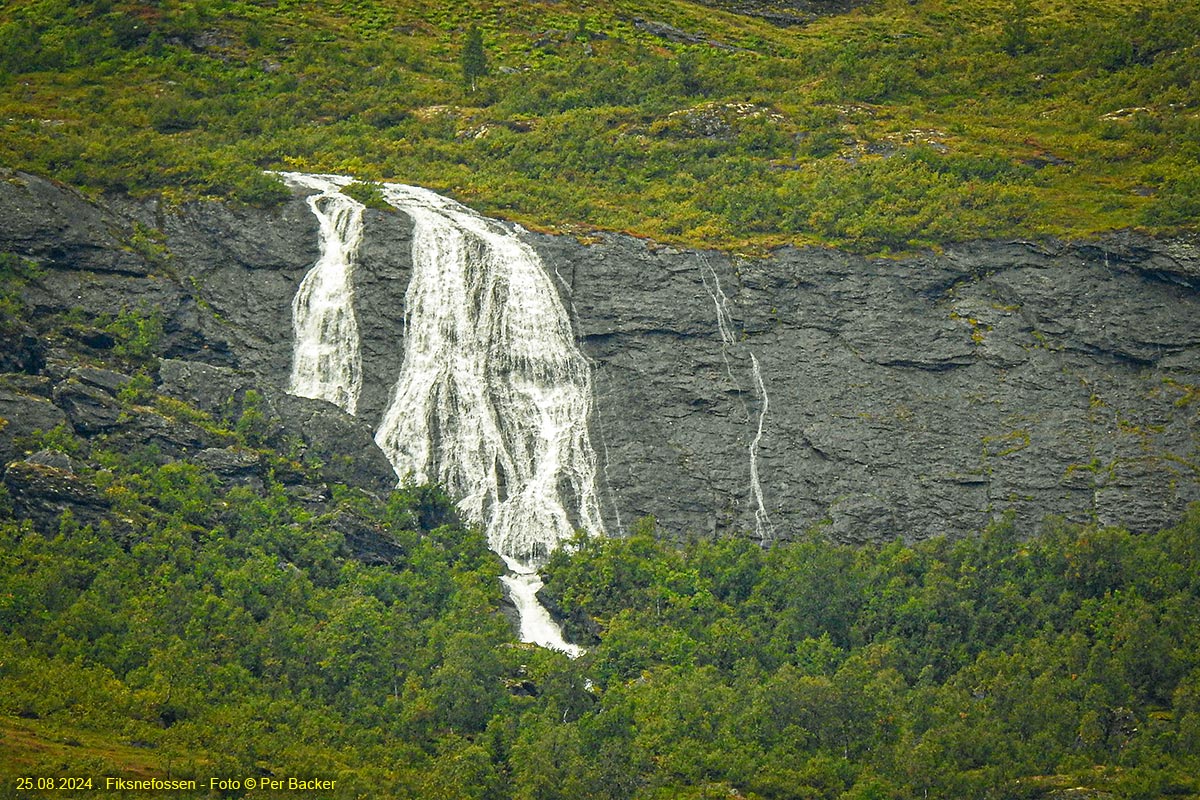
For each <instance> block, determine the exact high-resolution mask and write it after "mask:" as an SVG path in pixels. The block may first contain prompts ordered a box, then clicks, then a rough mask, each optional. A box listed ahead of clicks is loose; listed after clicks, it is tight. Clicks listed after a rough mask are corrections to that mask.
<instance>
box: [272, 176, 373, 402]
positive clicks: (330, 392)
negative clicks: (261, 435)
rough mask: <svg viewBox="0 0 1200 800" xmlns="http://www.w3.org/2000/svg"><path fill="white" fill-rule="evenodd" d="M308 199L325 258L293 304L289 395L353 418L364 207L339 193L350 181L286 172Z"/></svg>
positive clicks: (357, 383) (306, 279) (358, 365)
mask: <svg viewBox="0 0 1200 800" xmlns="http://www.w3.org/2000/svg"><path fill="white" fill-rule="evenodd" d="M283 177H284V179H285V180H286V181H287V182H288V183H289V184H291V185H293V186H298V187H301V188H304V189H315V190H317V191H318V192H320V194H313V195H310V196H309V197H308V207H309V208H311V209H312V212H313V214H314V215H316V217H317V220H318V222H319V223H320V226H321V229H320V248H321V255H320V258H318V259H317V263H315V264H314V265H313V266H312V268H311V269H310V270H309V271H308V274H307V275H305V276H304V280H303V281H302V282H301V284H300V288H299V289H298V290H297V292H296V296H295V298H293V299H292V331H293V338H292V341H293V348H292V376H291V381H290V383H289V385H288V391H289V392H291V393H292V394H296V395H300V396H301V397H312V398H315V399H318V400H328V401H329V402H331V403H334V404H336V405H338V406H341V408H342V409H343V410H344V411H346V412H347V413H349V414H353V413H355V411H356V409H357V407H358V396H359V393H360V392H361V390H362V357H361V355H360V353H359V338H358V322H357V320H356V319H355V317H354V304H353V302H352V298H353V284H352V283H351V274H352V272H353V269H354V261H355V258H356V257H357V255H358V247H359V244H360V243H361V242H362V214H363V205H362V203H359V202H358V201H357V200H354V199H352V198H350V197H347V196H346V195H344V194H342V193H341V192H340V191H339V190H340V189H341V187H342V186H344V185H345V184H346V183H348V181H346V180H342V181H340V182H339V181H337V180H336V179H333V178H331V177H328V176H319V175H304V174H301V173H285V174H284V175H283Z"/></svg>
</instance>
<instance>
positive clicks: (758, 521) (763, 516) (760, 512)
mask: <svg viewBox="0 0 1200 800" xmlns="http://www.w3.org/2000/svg"><path fill="white" fill-rule="evenodd" d="M750 365H751V368H752V369H753V371H754V382H755V383H756V384H757V385H758V399H759V402H761V403H762V410H761V411H759V412H758V430H757V431H755V433H754V438H753V439H752V440H751V441H750V495H751V496H752V497H753V498H754V504H755V508H754V532H755V533H756V534H758V538H759V540H760V541H761V542H763V543H764V544H765V543H766V542H768V541H769V536H770V534H771V518H770V517H768V516H767V506H766V504H765V503H764V502H763V491H762V484H761V483H760V482H759V480H758V446H759V444H761V443H762V436H763V423H764V422H766V420H767V410H768V409H770V407H771V399H770V398H769V397H767V387H766V385H765V384H764V383H763V377H762V370H760V369H759V368H758V358H757V357H755V355H754V353H751V354H750Z"/></svg>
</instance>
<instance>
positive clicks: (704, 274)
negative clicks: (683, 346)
mask: <svg viewBox="0 0 1200 800" xmlns="http://www.w3.org/2000/svg"><path fill="white" fill-rule="evenodd" d="M700 280H701V282H702V283H703V284H704V289H705V291H707V292H708V295H709V297H711V298H712V301H713V306H714V307H715V308H716V314H717V332H718V333H719V334H720V336H721V359H722V360H723V361H724V362H725V372H726V374H727V375H728V376H729V379H730V380H731V381H733V384H734V385H735V386H738V387H739V389H740V388H741V384H740V383H739V381H738V379H737V378H736V377H735V376H734V374H733V367H732V366H731V365H730V363H729V350H730V349H731V348H733V347H734V346H735V345H736V343H737V339H736V337H735V336H734V334H733V317H732V316H731V315H730V313H729V298H728V297H726V295H725V292H724V290H722V289H721V280H720V278H718V277H717V271H716V270H715V269H714V268H713V266H712V264H710V263H709V261H708V259H707V258H702V260H701V263H700ZM746 350H747V352H748V353H749V355H750V370H751V374H752V375H753V377H754V384H755V392H756V393H757V395H758V400H759V413H758V425H757V428H756V430H755V431H754V436H753V437H752V438H751V440H750V448H749V449H750V501H751V502H752V503H753V504H754V533H755V535H757V536H758V538H759V540H760V541H761V542H763V543H764V544H766V543H767V542H769V541H770V537H771V535H772V526H771V518H770V516H769V515H768V514H767V507H766V503H765V502H764V500H763V490H762V483H761V482H760V481H759V478H758V448H759V445H760V444H761V443H762V437H763V425H764V423H765V422H766V419H767V411H768V410H769V409H770V405H771V401H770V398H769V397H768V396H767V387H766V384H764V383H763V377H762V370H761V369H759V366H758V358H757V357H756V356H755V355H754V353H753V352H750V350H749V348H746ZM742 411H743V412H744V413H745V415H746V423H747V424H749V423H750V409H749V408H748V407H747V406H746V403H745V401H743V402H742Z"/></svg>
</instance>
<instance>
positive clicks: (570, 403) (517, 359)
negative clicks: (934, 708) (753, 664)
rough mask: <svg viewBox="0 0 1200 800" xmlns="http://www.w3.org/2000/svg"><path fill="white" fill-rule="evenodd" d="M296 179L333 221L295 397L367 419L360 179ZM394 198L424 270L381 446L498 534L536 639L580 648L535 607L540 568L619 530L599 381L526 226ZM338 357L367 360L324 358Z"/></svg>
mask: <svg viewBox="0 0 1200 800" xmlns="http://www.w3.org/2000/svg"><path fill="white" fill-rule="evenodd" d="M283 177H284V179H285V180H286V181H287V182H288V183H290V184H291V185H293V186H296V187H300V188H303V189H306V190H310V191H314V192H318V193H319V194H315V195H313V196H310V198H309V206H310V208H312V210H313V213H314V214H316V216H317V218H318V220H320V222H321V239H320V244H321V257H320V259H319V260H318V261H317V263H316V264H315V265H314V266H313V267H312V268H311V270H310V271H309V274H308V276H306V277H305V279H304V282H303V283H302V284H301V289H300V291H299V292H298V293H297V298H296V301H295V303H294V304H293V308H294V316H295V320H296V321H295V323H294V328H295V332H296V340H295V346H294V352H295V358H294V362H293V378H292V391H293V392H294V393H296V394H301V395H304V396H307V397H317V398H320V399H324V400H329V401H330V402H334V403H337V404H338V405H341V406H342V407H343V408H345V409H346V410H347V411H349V412H351V413H353V412H354V407H353V402H354V401H355V400H356V399H357V392H358V385H357V383H355V380H357V381H358V383H361V377H360V376H361V366H360V365H359V364H358V360H359V356H358V352H359V343H358V330H357V327H355V326H354V325H351V324H346V323H345V320H350V322H351V323H353V322H354V313H353V305H352V300H353V293H352V291H351V290H350V286H351V281H350V274H351V269H352V265H353V263H354V259H355V253H356V250H357V246H358V241H359V240H360V239H361V235H362V227H361V216H362V210H363V208H362V205H361V204H360V203H358V202H357V201H355V200H352V199H350V198H348V197H346V195H343V194H341V192H340V189H342V188H343V187H345V186H346V185H348V184H349V183H351V182H352V180H351V179H350V178H347V177H344V176H335V175H304V174H300V173H284V174H283ZM382 190H383V196H384V198H385V199H386V200H387V202H388V203H389V204H391V205H392V206H394V207H395V208H397V209H399V210H400V211H403V212H404V213H405V214H407V215H408V216H409V217H410V218H411V219H412V221H413V225H414V228H413V244H412V265H413V272H412V278H411V280H410V282H409V286H408V290H407V292H406V294H405V299H404V302H405V309H406V311H405V325H404V331H402V332H399V331H398V332H397V338H398V339H399V337H400V336H403V344H404V363H403V366H402V367H401V369H400V374H399V376H398V378H397V381H396V384H395V388H394V389H393V392H392V395H391V401H390V403H389V405H388V407H387V410H386V411H385V412H384V414H383V418H382V420H381V421H380V423H379V426H378V428H377V430H376V434H375V440H376V442H377V443H378V444H379V446H380V448H381V449H382V450H383V452H384V453H385V454H386V455H387V457H388V458H389V459H390V460H391V462H392V465H393V466H394V468H395V470H396V474H397V476H399V479H400V480H401V481H406V480H413V481H416V482H425V481H438V482H440V483H441V484H442V485H444V486H445V487H446V488H447V490H448V491H449V492H450V493H451V495H452V496H454V497H455V498H457V499H458V505H459V508H460V509H461V511H462V512H463V515H464V516H465V517H466V518H467V519H468V520H470V521H471V522H473V523H476V524H479V525H481V526H482V527H483V528H484V529H485V531H486V532H487V538H488V544H489V546H490V547H491V548H492V549H493V550H494V551H496V552H497V553H499V554H500V556H501V557H503V559H504V561H505V563H506V564H507V565H508V566H509V569H510V570H511V571H512V573H511V574H509V575H506V576H505V578H504V582H505V584H506V585H507V586H508V588H509V593H510V597H511V598H512V600H513V602H514V604H515V605H516V606H517V609H518V611H519V612H520V614H521V638H522V639H523V640H524V641H532V642H536V643H538V644H540V645H543V646H545V647H550V648H554V649H558V650H562V651H564V652H566V653H568V654H569V655H578V653H579V652H580V651H579V649H578V648H576V647H574V646H573V645H570V644H568V643H566V642H565V641H563V639H562V634H561V632H560V631H559V630H558V627H557V626H556V625H555V624H554V622H553V620H551V618H550V616H549V614H548V613H547V612H546V610H545V609H544V608H542V607H541V605H540V604H539V603H538V601H537V598H536V592H537V589H538V588H540V587H541V581H540V579H539V577H538V575H537V569H538V567H539V566H540V565H541V564H542V563H544V562H545V560H546V558H547V557H548V556H549V555H550V553H551V552H552V551H553V550H554V549H555V548H557V547H558V546H560V545H561V544H562V543H563V542H565V541H566V540H568V539H569V538H571V537H572V536H573V535H574V532H575V530H576V529H577V528H581V529H583V530H585V531H587V532H588V533H594V534H602V533H603V532H604V524H603V521H602V519H601V515H600V506H599V501H598V499H597V495H596V488H595V485H596V455H595V452H594V450H593V449H592V445H591V441H590V438H589V433H588V425H587V423H588V416H589V414H590V413H591V404H592V388H591V372H590V369H589V366H588V363H587V360H586V359H585V358H584V356H583V354H582V353H581V352H580V351H579V349H578V348H577V347H576V345H575V338H574V335H573V333H572V331H571V324H570V320H569V318H568V316H567V313H566V310H565V309H564V308H563V305H562V302H561V300H560V298H559V295H558V292H557V291H556V290H555V287H554V284H553V282H552V280H551V278H550V276H549V275H548V273H547V271H546V269H545V267H544V265H543V264H542V262H541V259H540V258H539V257H538V255H537V254H536V253H535V252H534V250H533V248H531V247H530V246H529V245H528V244H527V243H525V242H524V241H522V239H521V237H520V232H519V229H516V230H514V229H512V228H509V227H507V226H505V225H503V224H501V223H500V222H497V221H495V220H491V219H487V218H485V217H482V216H480V215H479V214H476V213H475V212H474V211H471V210H470V209H468V208H466V207H465V206H462V205H460V204H458V203H456V202H454V201H452V200H449V199H447V198H445V197H442V196H440V195H438V194H435V193H434V192H431V191H428V190H426V189H420V188H417V187H413V186H404V185H400V184H384V185H383V186H382ZM339 220H341V221H339ZM310 284H311V285H312V286H313V287H314V288H306V287H308V286H309V285H310ZM327 286H328V287H337V288H336V289H334V288H329V289H327V288H323V287H327ZM342 287H344V290H343V289H342ZM306 292H307V294H306ZM302 296H304V297H305V298H307V299H303V300H302V299H301V298H302ZM310 296H311V297H310ZM311 298H316V299H311ZM333 352H336V353H338V354H341V355H342V356H344V361H345V362H347V363H349V364H352V365H353V366H352V367H346V368H343V367H341V366H340V363H341V362H339V361H338V359H335V358H329V357H324V358H313V357H311V356H310V355H309V354H311V353H319V354H327V353H333ZM355 376H359V377H357V378H356V377H355ZM351 386H352V387H354V388H353V389H352V390H351V389H350V388H349V387H351ZM347 398H353V400H351V401H349V405H348V400H347Z"/></svg>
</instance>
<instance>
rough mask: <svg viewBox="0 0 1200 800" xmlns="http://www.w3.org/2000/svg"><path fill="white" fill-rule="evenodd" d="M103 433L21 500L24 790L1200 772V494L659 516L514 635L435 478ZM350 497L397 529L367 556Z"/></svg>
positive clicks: (1033, 788) (384, 529) (994, 787)
mask: <svg viewBox="0 0 1200 800" xmlns="http://www.w3.org/2000/svg"><path fill="white" fill-rule="evenodd" d="M74 449H75V451H76V452H79V451H80V450H81V449H86V443H84V442H78V443H77V444H76V447H75V448H74ZM90 458H91V460H92V462H94V463H96V464H98V465H99V466H98V467H97V468H96V469H93V470H88V471H86V472H85V473H84V475H83V479H84V480H87V481H90V482H92V483H94V484H95V485H97V486H100V487H102V488H103V491H104V493H105V495H106V496H107V497H108V498H110V500H111V501H112V502H113V503H114V504H115V506H116V508H117V509H118V512H117V513H114V514H113V515H112V517H111V518H107V519H104V520H102V521H101V522H100V523H99V524H98V525H81V524H80V522H79V521H78V520H76V519H75V518H74V516H73V515H72V514H71V513H70V512H67V513H64V515H63V517H62V520H61V523H60V525H59V527H58V530H57V531H53V532H49V533H38V532H35V531H34V530H33V529H32V528H31V526H30V524H29V523H28V522H27V521H26V522H21V521H18V520H15V519H11V518H10V519H7V520H5V521H2V522H0V538H2V539H3V544H2V547H0V630H2V631H3V637H2V639H0V729H2V730H3V732H4V738H3V739H0V753H3V757H2V758H0V763H2V764H4V765H5V766H4V767H3V768H2V769H0V779H2V780H3V786H4V789H3V790H0V791H3V792H5V794H3V796H13V795H11V793H10V792H11V787H12V785H13V783H12V778H13V777H15V776H17V775H66V774H70V775H77V774H93V775H125V776H142V777H144V776H166V775H170V776H173V777H176V778H180V777H182V778H188V777H197V778H200V779H201V780H202V781H203V780H206V779H207V778H208V777H210V776H214V775H217V776H220V775H260V776H269V775H276V776H280V775H282V776H287V775H308V776H312V775H319V776H321V777H325V778H328V779H336V780H337V781H338V784H337V789H336V791H335V792H333V793H331V795H330V796H334V797H357V796H381V795H387V796H392V797H402V798H403V797H412V798H432V797H438V798H444V797H452V798H458V797H462V798H494V799H495V800H502V799H503V798H544V799H549V798H572V799H574V798H666V797H670V798H689V797H694V798H701V797H718V796H720V797H731V796H736V797H743V798H791V797H809V798H830V799H831V800H833V799H834V798H861V797H883V798H892V797H894V798H901V797H914V796H928V797H932V798H958V797H964V796H987V797H995V798H1029V797H1042V796H1050V795H1049V793H1050V792H1051V791H1053V790H1054V789H1056V788H1057V789H1062V788H1067V787H1084V788H1085V789H1087V790H1089V791H1097V792H1104V793H1105V795H1104V796H1110V797H1117V798H1139V797H1158V796H1163V795H1166V794H1170V795H1172V796H1178V797H1196V796H1200V782H1198V781H1197V779H1196V777H1195V776H1196V775H1198V774H1200V624H1198V623H1200V509H1194V510H1193V513H1192V514H1191V515H1190V516H1189V517H1188V518H1187V519H1186V520H1185V521H1184V522H1183V524H1181V525H1180V526H1179V527H1178V528H1174V529H1171V530H1167V531H1164V532H1162V533H1160V534H1156V535H1151V536H1140V537H1139V536H1131V535H1130V534H1128V533H1126V532H1124V531H1121V530H1114V529H1102V528H1096V527H1086V528H1077V527H1070V526H1066V525H1061V526H1057V527H1055V528H1053V530H1051V531H1050V532H1049V533H1048V534H1046V535H1045V536H1043V537H1040V538H1036V539H1032V540H1025V539H1022V538H1021V537H1020V536H1019V535H1018V534H1019V532H1018V531H1016V530H1014V529H1013V528H1012V526H1011V525H1008V524H1005V523H1001V524H997V525H996V526H995V527H993V528H992V529H991V530H989V531H988V532H986V533H985V534H984V535H983V536H982V537H980V538H975V539H967V540H962V541H958V542H948V541H945V540H933V541H926V542H923V543H921V544H919V545H917V546H914V547H909V546H904V545H902V544H900V543H894V544H890V545H887V546H882V547H874V548H857V549H856V548H851V547H846V546H837V545H832V544H829V543H826V542H824V541H823V540H822V539H821V538H820V537H819V536H818V535H813V536H810V537H808V538H806V539H804V540H803V541H800V542H796V543H792V544H785V545H780V546H777V547H775V548H773V549H772V550H770V551H763V550H761V549H760V548H759V547H758V546H757V545H754V544H752V543H750V542H748V541H745V540H725V541H720V542H716V543H693V544H691V545H688V546H686V547H683V548H673V547H670V546H668V545H665V544H662V543H661V542H658V541H656V540H655V539H654V538H652V537H651V536H650V535H649V530H650V525H648V524H646V523H643V524H642V525H640V526H639V528H640V529H639V531H638V532H635V534H634V535H633V536H631V537H630V538H628V539H624V540H590V541H589V540H581V541H579V542H577V547H576V549H575V551H574V552H572V553H568V552H561V553H559V554H558V555H556V556H555V557H554V560H553V562H552V564H551V565H550V567H549V569H548V575H549V583H548V586H549V587H550V594H551V595H552V596H553V598H554V599H555V600H556V602H557V603H558V604H559V605H560V606H561V607H562V608H563V609H564V610H566V611H568V612H569V613H570V614H571V615H572V617H573V618H574V619H576V620H577V621H578V622H580V623H583V622H587V621H589V620H590V623H589V628H590V629H591V630H594V631H598V633H599V636H598V638H595V637H593V638H592V644H591V648H590V650H589V652H588V653H587V654H586V655H585V656H583V657H582V658H580V659H578V660H577V661H568V660H567V659H566V658H565V657H564V656H562V655H559V654H555V653H551V652H546V651H541V650H538V649H536V648H530V647H528V646H523V645H518V644H516V643H515V642H514V640H513V636H512V632H511V630H510V628H509V626H508V624H507V622H506V621H505V619H504V617H503V616H502V615H501V614H500V613H499V610H498V608H499V605H500V601H501V598H500V588H499V586H500V584H499V582H498V580H497V579H498V576H499V574H500V570H501V566H500V564H499V562H498V560H497V559H496V558H495V557H494V556H492V555H491V554H490V553H489V552H488V551H487V549H486V545H485V542H484V540H483V538H482V536H481V535H480V534H479V533H478V532H477V531H473V530H470V529H467V528H463V527H462V526H459V525H456V524H448V525H440V526H436V527H435V526H433V525H431V524H429V523H428V522H424V523H423V522H422V521H423V520H437V519H439V518H443V519H444V518H445V517H446V515H447V514H448V513H449V506H448V501H447V499H446V498H445V496H444V495H442V494H440V493H439V492H437V491H436V490H432V489H427V488H414V489H410V490H405V491H400V492H397V493H395V494H394V495H393V496H392V497H390V498H388V499H387V500H386V501H379V500H373V499H371V498H369V497H367V496H364V495H361V494H358V493H356V492H353V491H346V490H339V493H338V498H339V499H338V509H337V510H336V511H334V512H332V513H330V514H326V515H322V516H314V515H312V513H311V512H307V511H305V510H304V509H303V508H302V507H301V506H300V505H299V504H298V503H296V502H294V501H291V500H289V499H288V497H287V496H286V494H285V493H284V492H283V491H282V490H281V488H280V487H278V486H267V487H266V488H265V489H264V490H263V491H262V492H259V493H256V492H252V491H249V490H247V489H246V488H243V487H227V486H222V485H221V484H219V483H218V482H216V481H215V480H214V478H213V476H211V475H209V474H207V473H205V472H204V471H202V470H200V469H199V468H197V467H195V466H192V465H187V464H168V465H159V466H156V465H154V464H152V463H147V462H144V461H139V459H138V458H136V457H134V456H129V455H125V454H120V453H113V452H107V451H104V450H103V449H100V448H96V449H93V451H92V452H91V454H90ZM346 515H350V516H353V517H354V518H355V519H356V520H358V521H359V523H360V524H365V525H366V526H368V527H371V528H373V529H374V530H375V531H376V535H377V536H383V537H385V538H386V539H388V540H390V541H392V542H394V543H395V544H397V545H398V549H399V552H401V553H402V555H400V556H398V557H397V558H396V559H395V560H394V562H393V563H392V564H390V565H375V566H369V565H366V564H363V563H360V562H358V561H356V560H354V559H353V558H350V557H349V555H350V554H349V549H348V545H347V544H346V540H345V539H344V537H343V536H342V534H340V533H338V532H337V524H336V523H337V519H338V518H340V517H344V516H346ZM576 633H577V635H580V636H582V637H587V636H589V634H587V633H584V632H583V628H579V629H578V630H577V631H576ZM35 794H36V793H35ZM95 794H96V796H105V793H104V792H96V793H95ZM205 794H206V791H199V792H197V793H195V796H203V795H205ZM238 794H239V793H237V792H234V793H233V796H237V795H238ZM23 796H28V795H23ZM46 796H49V795H46ZM179 796H189V795H188V794H186V793H184V794H180V795H179ZM264 796H271V795H270V794H269V793H266V794H265V795H264Z"/></svg>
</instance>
